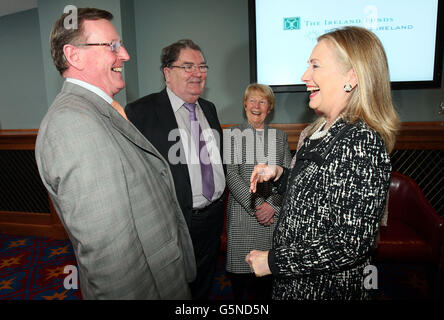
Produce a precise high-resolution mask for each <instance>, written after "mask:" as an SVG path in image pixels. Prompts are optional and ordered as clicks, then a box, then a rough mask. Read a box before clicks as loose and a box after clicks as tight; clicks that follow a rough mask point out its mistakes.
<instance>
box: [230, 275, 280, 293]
mask: <svg viewBox="0 0 444 320" xmlns="http://www.w3.org/2000/svg"><path fill="white" fill-rule="evenodd" d="M228 276H229V278H230V281H231V288H232V290H233V296H234V299H235V300H243V299H247V300H271V291H272V286H273V278H272V276H271V275H268V276H265V277H256V276H255V275H254V274H253V273H231V272H229V273H228Z"/></svg>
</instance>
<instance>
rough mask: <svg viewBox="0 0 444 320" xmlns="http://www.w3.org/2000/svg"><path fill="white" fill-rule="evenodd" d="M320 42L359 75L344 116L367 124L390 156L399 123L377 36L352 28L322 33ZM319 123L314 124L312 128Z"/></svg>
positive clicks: (346, 66)
mask: <svg viewBox="0 0 444 320" xmlns="http://www.w3.org/2000/svg"><path fill="white" fill-rule="evenodd" d="M321 40H327V41H329V42H330V43H331V44H332V45H333V47H335V48H336V49H337V52H336V53H337V56H338V58H339V61H340V63H341V64H342V65H343V66H344V68H345V69H346V70H350V69H353V70H354V72H355V74H356V78H357V86H356V87H355V88H354V89H353V91H352V92H351V97H350V100H349V102H348V104H347V106H346V107H345V109H344V111H343V113H342V114H343V116H344V119H345V121H346V122H348V123H353V122H355V121H356V120H359V119H360V120H362V121H364V122H365V123H366V124H367V125H368V126H369V127H371V128H372V129H374V130H375V131H376V132H378V133H379V134H380V135H381V138H382V139H383V140H384V143H385V146H386V149H387V152H389V153H390V152H391V151H392V150H393V147H394V145H395V141H396V134H397V131H398V129H399V125H400V121H399V117H398V114H397V113H396V111H395V108H394V106H393V103H392V95H391V89H390V76H389V69H388V63H387V56H386V54H385V51H384V48H383V46H382V44H381V42H380V41H379V39H378V37H377V36H376V35H375V34H374V33H373V32H371V31H369V30H367V29H364V28H361V27H355V26H353V27H350V26H349V27H344V28H341V29H336V30H334V31H331V32H329V33H326V34H323V35H321V36H320V37H319V38H318V42H319V41H321ZM344 85H345V84H344ZM320 122H321V120H318V121H315V123H314V124H313V128H315V127H318V126H319V124H320Z"/></svg>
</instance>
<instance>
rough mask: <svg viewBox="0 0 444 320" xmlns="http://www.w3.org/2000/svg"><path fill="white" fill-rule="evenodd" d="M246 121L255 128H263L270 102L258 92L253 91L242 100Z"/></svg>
mask: <svg viewBox="0 0 444 320" xmlns="http://www.w3.org/2000/svg"><path fill="white" fill-rule="evenodd" d="M244 108H245V113H246V115H247V119H248V122H249V123H250V124H251V125H252V126H253V128H255V129H263V128H264V123H265V118H267V115H268V114H269V113H270V111H271V110H270V103H269V101H268V100H267V98H266V97H264V96H263V95H261V94H260V93H259V92H255V91H253V92H252V93H251V94H250V95H249V96H248V97H247V98H246V100H245V102H244Z"/></svg>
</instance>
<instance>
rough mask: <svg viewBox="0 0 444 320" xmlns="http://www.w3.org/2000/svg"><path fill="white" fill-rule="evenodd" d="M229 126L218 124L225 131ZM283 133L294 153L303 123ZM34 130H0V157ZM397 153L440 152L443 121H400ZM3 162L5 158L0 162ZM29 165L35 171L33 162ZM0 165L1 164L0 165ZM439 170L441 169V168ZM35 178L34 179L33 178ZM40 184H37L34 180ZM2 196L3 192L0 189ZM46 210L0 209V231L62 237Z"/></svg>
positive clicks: (23, 145) (29, 141)
mask: <svg viewBox="0 0 444 320" xmlns="http://www.w3.org/2000/svg"><path fill="white" fill-rule="evenodd" d="M231 126H232V125H229V124H227V125H222V127H223V128H224V129H225V128H228V127H231ZM271 126H272V127H275V128H278V129H282V130H284V131H285V132H286V133H287V136H288V142H289V144H290V149H291V150H292V151H294V150H296V146H297V142H298V140H299V135H300V133H301V131H302V130H303V129H304V128H305V127H306V126H307V124H272V125H271ZM37 132H38V130H37V129H31V130H0V157H7V156H8V152H7V151H8V150H34V148H35V141H36V137H37ZM395 149H397V150H409V149H412V150H413V149H414V150H444V122H443V121H441V122H404V123H403V124H402V127H401V130H400V133H399V136H398V139H397V143H396V145H395ZM0 160H3V163H4V162H5V161H4V160H7V159H1V158H0ZM31 161H34V163H32V164H31V165H32V166H33V168H34V169H33V170H37V169H36V165H35V160H34V159H33V160H31ZM0 163H2V162H0ZM441 170H442V168H441ZM35 179H38V178H35ZM37 182H38V183H40V186H41V187H43V186H42V185H41V182H40V181H37ZM0 192H2V193H3V190H0ZM47 201H48V203H49V206H48V208H49V210H48V212H46V213H41V212H39V213H36V212H20V211H5V210H3V211H2V210H1V208H0V232H3V233H9V234H17V235H36V236H48V237H54V238H66V237H67V235H66V232H65V231H64V229H63V227H62V225H61V223H60V220H59V218H58V216H57V213H56V212H55V210H54V208H53V206H52V204H51V201H50V200H49V197H47Z"/></svg>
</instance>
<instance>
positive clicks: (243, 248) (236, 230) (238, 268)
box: [224, 121, 291, 273]
mask: <svg viewBox="0 0 444 320" xmlns="http://www.w3.org/2000/svg"><path fill="white" fill-rule="evenodd" d="M230 129H231V134H230V135H227V132H224V135H227V136H228V137H230V138H231V141H230V143H224V144H225V146H226V149H225V153H224V157H227V158H230V159H226V160H227V161H228V163H227V185H228V188H229V190H230V193H229V198H228V210H227V270H228V271H229V272H233V273H250V272H251V270H250V267H249V266H248V264H247V263H246V262H245V256H246V255H247V254H248V253H249V252H250V251H251V250H253V249H256V250H268V249H270V248H271V242H272V236H273V230H274V226H275V224H276V221H277V217H278V216H279V211H280V208H281V204H282V197H281V196H280V195H278V194H273V193H272V185H271V183H263V184H260V185H258V190H257V192H256V193H255V194H251V193H250V192H249V188H250V177H251V173H252V172H253V169H254V166H255V165H256V164H258V163H259V162H265V161H266V162H267V163H269V164H273V163H274V164H277V165H280V166H289V164H290V161H291V154H290V150H289V147H288V142H287V135H286V134H285V132H284V131H281V130H278V129H274V128H270V127H269V126H267V125H266V126H265V129H264V131H263V132H264V134H263V144H262V143H260V141H259V139H260V135H258V133H257V132H256V130H254V129H253V127H252V126H251V125H250V124H249V123H248V122H247V121H246V122H244V123H243V124H241V125H239V126H235V127H232V128H230ZM227 148H229V150H227ZM264 202H267V203H268V204H270V205H271V206H272V207H273V209H274V211H275V216H274V221H275V222H274V223H273V224H271V225H270V226H264V225H262V224H260V223H259V222H258V221H257V219H256V217H255V215H254V214H255V211H256V210H255V208H256V207H257V206H258V205H260V204H262V203H264Z"/></svg>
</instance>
